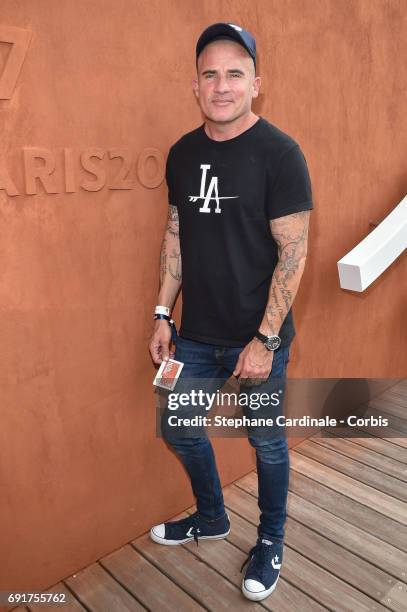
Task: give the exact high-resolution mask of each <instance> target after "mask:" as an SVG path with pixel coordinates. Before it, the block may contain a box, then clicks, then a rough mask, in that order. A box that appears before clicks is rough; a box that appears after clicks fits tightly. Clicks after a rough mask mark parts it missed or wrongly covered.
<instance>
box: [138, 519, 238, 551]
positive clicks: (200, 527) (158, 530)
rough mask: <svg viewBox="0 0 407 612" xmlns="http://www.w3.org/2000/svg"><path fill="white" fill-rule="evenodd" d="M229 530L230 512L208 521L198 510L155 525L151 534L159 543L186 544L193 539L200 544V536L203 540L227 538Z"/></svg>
mask: <svg viewBox="0 0 407 612" xmlns="http://www.w3.org/2000/svg"><path fill="white" fill-rule="evenodd" d="M229 532H230V521H229V516H228V514H225V515H224V516H222V517H220V518H218V519H216V520H213V521H207V520H205V519H203V518H202V517H201V516H199V514H198V512H195V513H194V514H191V516H187V517H186V518H183V519H181V520H179V521H171V522H170V523H161V524H160V525H155V527H152V529H151V530H150V536H151V539H152V540H154V542H158V544H166V545H168V546H174V545H176V544H185V542H190V541H191V540H195V542H196V543H197V544H198V538H202V539H203V540H221V539H222V538H226V536H227V535H229Z"/></svg>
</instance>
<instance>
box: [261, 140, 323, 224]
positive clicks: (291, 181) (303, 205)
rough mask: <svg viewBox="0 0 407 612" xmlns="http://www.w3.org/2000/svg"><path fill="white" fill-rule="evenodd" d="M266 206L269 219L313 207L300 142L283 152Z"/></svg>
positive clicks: (309, 183)
mask: <svg viewBox="0 0 407 612" xmlns="http://www.w3.org/2000/svg"><path fill="white" fill-rule="evenodd" d="M266 207H267V213H268V218H269V219H277V218H278V217H283V216H285V215H290V214H291V213H295V212H300V211H303V210H311V209H312V208H313V202H312V188H311V179H310V176H309V172H308V166H307V162H306V160H305V157H304V154H303V153H302V151H301V149H300V146H299V145H298V144H296V145H294V146H293V147H291V149H289V150H288V151H286V152H285V153H284V154H283V156H282V158H281V160H280V166H279V169H278V171H277V176H276V177H275V178H274V179H273V183H272V184H271V187H270V190H268V197H267V204H266Z"/></svg>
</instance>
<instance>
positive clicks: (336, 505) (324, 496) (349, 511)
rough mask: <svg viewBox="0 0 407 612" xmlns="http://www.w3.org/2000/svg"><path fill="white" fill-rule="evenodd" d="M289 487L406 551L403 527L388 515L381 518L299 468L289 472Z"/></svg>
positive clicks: (406, 540) (378, 514)
mask: <svg viewBox="0 0 407 612" xmlns="http://www.w3.org/2000/svg"><path fill="white" fill-rule="evenodd" d="M289 488H290V490H291V491H293V492H294V493H296V494H297V495H299V496H300V497H302V498H303V499H307V500H308V501H310V502H311V503H313V504H315V505H316V506H318V507H320V508H324V509H325V510H327V511H328V512H331V513H332V514H333V515H335V516H339V517H341V518H343V519H344V520H345V521H347V522H348V523H351V524H352V525H356V526H357V527H359V528H360V529H363V530H365V531H367V532H368V533H373V534H375V535H376V536H377V537H378V538H380V539H382V540H383V541H384V542H387V543H388V544H391V545H392V546H394V547H395V548H399V549H400V550H403V551H404V552H407V527H405V526H404V525H401V524H400V523H398V522H397V521H394V520H393V519H392V518H391V517H386V519H385V520H384V519H383V515H382V514H380V513H379V512H376V511H375V510H373V509H372V508H369V507H368V506H365V505H363V504H360V503H359V502H357V501H355V500H353V499H351V498H349V497H345V495H342V494H341V493H338V492H337V491H335V490H334V489H330V488H328V487H325V486H324V485H322V484H320V483H319V482H317V481H315V480H312V479H311V478H308V477H307V476H304V475H303V474H300V473H299V472H295V471H292V472H291V475H290V484H289Z"/></svg>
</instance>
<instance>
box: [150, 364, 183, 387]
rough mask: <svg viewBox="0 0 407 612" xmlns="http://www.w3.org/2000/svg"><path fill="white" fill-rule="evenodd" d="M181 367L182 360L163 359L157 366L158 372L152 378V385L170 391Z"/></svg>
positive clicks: (175, 382)
mask: <svg viewBox="0 0 407 612" xmlns="http://www.w3.org/2000/svg"><path fill="white" fill-rule="evenodd" d="M183 367H184V364H183V363H182V361H176V360H175V359H168V361H163V362H162V364H161V365H160V367H159V368H158V372H157V374H156V376H155V378H154V380H153V385H155V386H156V387H162V388H163V389H169V390H170V391H172V390H173V389H174V387H175V385H176V384H177V380H178V378H179V375H180V373H181V370H182V368H183Z"/></svg>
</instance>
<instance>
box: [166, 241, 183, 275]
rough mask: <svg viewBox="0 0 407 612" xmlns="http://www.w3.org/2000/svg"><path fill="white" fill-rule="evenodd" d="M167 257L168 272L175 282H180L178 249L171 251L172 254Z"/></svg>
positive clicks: (179, 254) (179, 255)
mask: <svg viewBox="0 0 407 612" xmlns="http://www.w3.org/2000/svg"><path fill="white" fill-rule="evenodd" d="M169 257H170V262H169V265H168V272H169V273H170V274H171V276H172V278H175V280H181V278H182V276H181V253H180V252H179V249H172V253H171V255H170V256H169Z"/></svg>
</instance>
